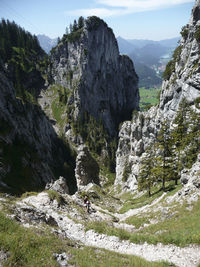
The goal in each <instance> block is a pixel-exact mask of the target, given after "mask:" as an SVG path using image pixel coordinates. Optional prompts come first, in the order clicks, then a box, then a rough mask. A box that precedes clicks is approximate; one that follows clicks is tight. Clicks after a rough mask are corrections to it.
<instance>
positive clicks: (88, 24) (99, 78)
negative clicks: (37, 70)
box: [51, 16, 139, 135]
mask: <svg viewBox="0 0 200 267" xmlns="http://www.w3.org/2000/svg"><path fill="white" fill-rule="evenodd" d="M51 61H52V68H51V73H52V81H53V83H56V84H59V85H61V86H63V87H65V88H66V90H67V91H68V92H69V95H70V96H69V98H68V99H69V101H68V103H67V104H68V105H69V106H71V114H70V116H71V117H72V118H73V120H74V121H77V120H78V119H80V118H81V117H83V116H84V114H85V113H87V114H89V116H92V117H93V118H95V119H96V120H101V121H102V122H103V125H104V127H105V128H106V129H107V130H108V132H109V134H110V135H116V133H117V131H118V125H119V123H120V122H121V121H123V120H125V119H130V117H131V113H132V111H133V110H134V109H136V110H137V109H138V104H139V93H138V77H137V75H136V73H135V70H134V66H133V63H132V61H131V60H130V59H129V58H128V57H127V56H120V55H119V49H118V45H117V41H116V39H115V36H114V34H113V32H112V30H111V29H110V28H109V27H108V26H107V24H106V23H105V22H104V21H103V20H101V19H99V18H98V17H94V16H93V17H89V18H88V19H87V20H85V22H84V26H83V27H82V28H80V29H77V30H76V31H73V32H71V33H70V34H67V35H66V34H65V35H64V36H63V38H62V40H61V41H60V43H59V44H58V45H57V47H56V48H55V49H54V51H53V52H52V55H51Z"/></svg>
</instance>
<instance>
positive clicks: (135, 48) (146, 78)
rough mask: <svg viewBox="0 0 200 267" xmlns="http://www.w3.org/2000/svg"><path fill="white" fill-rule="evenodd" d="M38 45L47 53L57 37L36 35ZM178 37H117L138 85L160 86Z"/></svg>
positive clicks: (146, 86) (120, 49)
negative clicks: (163, 38)
mask: <svg viewBox="0 0 200 267" xmlns="http://www.w3.org/2000/svg"><path fill="white" fill-rule="evenodd" d="M37 38H38V41H39V43H40V46H41V47H42V48H43V49H44V50H45V51H46V53H49V52H50V50H51V49H52V48H53V47H54V46H56V44H57V41H58V38H54V39H51V38H49V37H48V36H46V35H41V34H39V35H37ZM179 39H180V38H179V37H176V38H172V39H165V40H161V41H153V40H143V39H141V40H140V39H124V38H122V37H120V36H119V37H118V38H117V41H118V46H119V51H120V53H121V54H126V55H128V56H129V57H130V58H131V59H132V60H133V62H134V65H135V69H136V72H137V74H138V76H139V87H145V88H147V89H148V88H151V87H160V86H161V83H162V72H163V71H164V69H165V66H166V64H167V62H168V61H169V60H170V59H171V56H172V53H173V51H174V49H175V48H176V46H177V45H178V41H179Z"/></svg>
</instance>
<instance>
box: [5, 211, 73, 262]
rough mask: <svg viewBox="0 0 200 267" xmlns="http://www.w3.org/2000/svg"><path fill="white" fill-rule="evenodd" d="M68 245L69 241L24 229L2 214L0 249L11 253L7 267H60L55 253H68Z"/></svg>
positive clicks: (35, 230)
mask: <svg viewBox="0 0 200 267" xmlns="http://www.w3.org/2000/svg"><path fill="white" fill-rule="evenodd" d="M67 245H70V242H69V241H68V240H66V241H62V242H61V240H59V238H57V237H56V236H53V235H52V234H49V233H48V231H46V233H44V232H41V230H37V229H34V230H31V229H27V228H24V227H22V226H20V225H19V224H17V223H16V222H15V221H12V220H11V219H8V218H7V217H5V215H4V214H3V213H2V212H1V213H0V249H2V250H4V251H8V252H9V253H10V256H9V257H8V260H7V261H6V265H5V266H24V267H25V266H58V264H57V263H56V261H55V259H54V258H53V253H56V252H57V253H59V252H61V251H66V246H67Z"/></svg>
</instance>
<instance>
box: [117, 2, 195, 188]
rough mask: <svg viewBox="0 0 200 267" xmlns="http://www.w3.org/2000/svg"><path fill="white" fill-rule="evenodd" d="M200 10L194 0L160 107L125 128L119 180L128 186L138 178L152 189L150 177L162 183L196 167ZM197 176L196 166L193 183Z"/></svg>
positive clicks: (167, 74)
mask: <svg viewBox="0 0 200 267" xmlns="http://www.w3.org/2000/svg"><path fill="white" fill-rule="evenodd" d="M199 10H200V2H199V1H196V3H195V6H194V8H193V11H192V15H191V19H190V22H189V24H187V25H186V26H185V27H184V28H183V30H182V39H181V42H180V46H179V47H178V48H177V49H176V50H175V52H174V55H173V59H172V60H171V61H170V62H169V63H168V65H167V67H166V70H165V72H164V81H163V84H162V91H161V95H160V104H159V106H158V107H157V108H156V107H154V108H151V109H150V110H149V111H148V112H142V113H138V114H134V116H133V118H132V121H131V122H125V123H124V124H123V125H122V127H121V131H120V134H119V135H120V140H119V146H118V151H117V154H116V157H117V159H116V181H115V184H116V185H117V184H121V185H122V187H123V188H124V189H125V190H127V189H129V190H136V188H137V187H138V183H139V186H140V188H141V189H142V187H143V186H144V188H146V189H148V190H149V193H151V192H150V188H151V186H152V184H151V182H152V183H155V181H159V179H161V180H162V181H163V188H164V184H165V181H166V180H174V181H175V183H177V181H178V180H179V179H180V180H181V181H183V180H184V179H185V178H184V177H185V175H184V173H189V172H193V171H194V170H195V168H196V167H195V166H196V165H195V162H196V161H198V155H199V153H200V151H199V135H200V132H199V127H200V126H199V123H200V121H199V101H200V86H199V84H200V80H199V64H200V52H199V41H200V37H199V36H200V35H199V21H200V15H199V14H200V12H199ZM173 164H174V165H173ZM192 166H193V167H192ZM194 172H195V171H194ZM198 175H199V174H198V171H197V172H196V175H195V177H194V181H193V182H194V184H196V180H198V177H199V176H198ZM186 176H187V175H186ZM145 177H146V179H145ZM145 181H147V182H146V183H145ZM187 182H188V179H186V183H187ZM193 182H192V183H193ZM197 184H198V182H197ZM195 188H196V190H197V188H198V185H197V186H195Z"/></svg>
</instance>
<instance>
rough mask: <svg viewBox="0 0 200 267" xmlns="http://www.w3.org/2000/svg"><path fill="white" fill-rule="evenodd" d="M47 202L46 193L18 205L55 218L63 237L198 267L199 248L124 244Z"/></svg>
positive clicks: (181, 265)
mask: <svg viewBox="0 0 200 267" xmlns="http://www.w3.org/2000/svg"><path fill="white" fill-rule="evenodd" d="M48 202H49V201H48V196H47V194H46V193H40V194H39V195H38V196H32V197H28V198H26V199H24V200H23V201H22V202H20V203H18V204H19V205H21V206H23V207H25V206H27V205H28V206H29V207H30V206H31V205H32V206H34V207H35V208H37V210H39V211H42V212H45V213H46V214H48V215H50V216H52V217H53V218H54V219H55V220H56V222H57V224H58V227H59V229H60V230H59V231H60V232H61V233H62V234H64V235H65V236H67V237H69V238H70V239H72V240H76V241H79V242H81V243H82V244H84V245H87V246H94V247H98V248H104V249H107V250H111V251H115V252H118V253H122V254H129V255H137V256H140V257H142V258H144V259H146V260H148V261H162V260H165V261H168V262H171V263H174V264H176V266H178V267H197V266H198V263H200V247H199V246H194V245H191V246H188V247H184V248H180V247H177V246H174V245H162V244H157V245H150V244H147V243H144V244H134V243H130V242H129V241H121V240H119V238H118V237H116V236H107V235H104V234H98V233H96V232H94V231H93V230H89V231H85V229H84V226H83V225H82V224H77V223H75V222H74V221H73V220H71V219H70V218H68V217H67V216H66V215H64V214H62V213H60V212H59V213H58V212H57V211H56V210H55V209H54V208H52V206H50V205H48ZM152 204H153V203H152ZM154 204H155V203H154Z"/></svg>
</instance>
